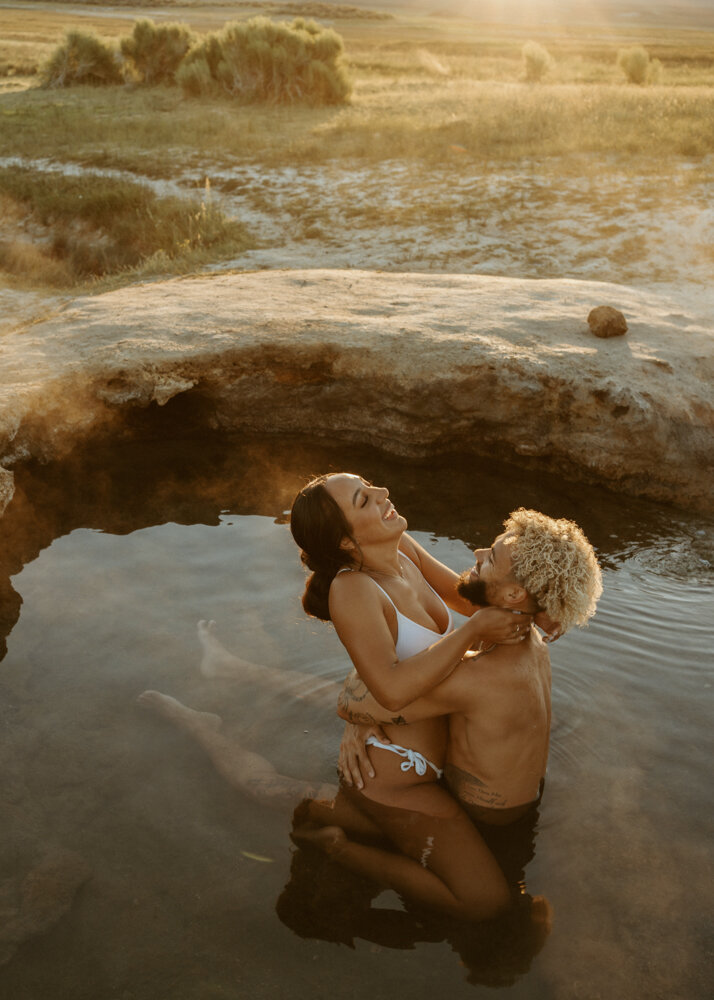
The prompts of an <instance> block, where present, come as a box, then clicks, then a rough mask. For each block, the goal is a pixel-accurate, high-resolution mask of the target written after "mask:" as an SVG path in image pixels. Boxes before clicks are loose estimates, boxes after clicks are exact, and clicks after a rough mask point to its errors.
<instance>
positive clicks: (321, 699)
mask: <svg viewBox="0 0 714 1000" xmlns="http://www.w3.org/2000/svg"><path fill="white" fill-rule="evenodd" d="M215 625H216V623H215V622H213V621H200V622H199V623H198V641H199V642H200V644H201V648H202V650H203V656H202V658H201V664H200V668H199V669H200V671H201V673H202V674H203V676H204V677H208V678H230V679H233V680H239V681H248V682H250V683H251V684H259V685H261V686H262V687H268V688H270V689H271V690H273V691H281V692H284V693H285V694H287V695H290V696H291V697H293V698H299V699H300V700H302V701H310V702H313V703H314V704H316V705H319V706H320V707H322V708H327V709H329V710H330V711H332V712H334V711H335V710H336V706H337V696H338V695H339V693H340V691H341V690H342V685H341V684H336V683H335V682H334V681H326V680H324V679H323V678H320V677H317V676H316V675H314V674H306V673H303V672H301V671H297V670H282V669H281V668H279V667H269V666H266V665H263V664H260V663H251V661H250V660H244V659H243V658H242V657H240V656H234V655H233V653H229V652H228V650H227V649H226V648H225V646H224V645H223V643H221V641H220V640H219V639H218V638H217V637H216V632H215Z"/></svg>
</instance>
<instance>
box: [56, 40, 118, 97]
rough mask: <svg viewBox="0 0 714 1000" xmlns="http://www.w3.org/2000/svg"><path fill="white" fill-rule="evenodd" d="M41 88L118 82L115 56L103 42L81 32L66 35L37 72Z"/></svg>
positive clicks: (116, 55)
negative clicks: (38, 72)
mask: <svg viewBox="0 0 714 1000" xmlns="http://www.w3.org/2000/svg"><path fill="white" fill-rule="evenodd" d="M40 79H41V81H42V85H43V86H44V87H70V86H72V85H73V84H93V85H101V84H110V83H121V82H122V71H121V65H120V59H119V54H118V53H117V52H116V50H115V49H113V48H112V47H111V46H110V45H107V43H106V42H103V41H102V40H101V39H99V38H97V36H96V35H93V34H91V33H88V32H84V31H70V32H68V33H67V35H66V37H65V40H64V42H62V44H61V45H60V46H58V48H56V49H55V51H54V52H53V53H52V55H51V56H50V58H49V60H48V61H47V62H46V63H45V65H44V66H43V67H42V70H41V71H40Z"/></svg>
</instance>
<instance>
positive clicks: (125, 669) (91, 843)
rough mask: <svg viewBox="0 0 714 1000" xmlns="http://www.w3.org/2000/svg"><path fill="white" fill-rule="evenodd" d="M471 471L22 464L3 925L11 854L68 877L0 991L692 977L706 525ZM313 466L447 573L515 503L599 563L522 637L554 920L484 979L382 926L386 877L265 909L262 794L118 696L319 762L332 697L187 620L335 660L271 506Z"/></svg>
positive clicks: (702, 833)
mask: <svg viewBox="0 0 714 1000" xmlns="http://www.w3.org/2000/svg"><path fill="white" fill-rule="evenodd" d="M478 464H480V465H483V463H476V462H475V461H474V460H473V459H471V460H468V461H465V460H458V459H456V458H454V459H452V460H449V461H446V460H445V461H444V462H443V463H430V464H429V465H424V466H421V467H418V466H405V465H402V464H400V463H397V462H395V461H393V460H386V459H384V458H379V457H378V456H375V455H373V454H368V453H361V452H360V453H358V452H357V451H356V450H355V449H343V450H342V451H335V450H332V451H328V450H326V449H323V448H318V447H316V446H314V447H306V446H303V445H301V444H299V443H297V442H287V443H283V444H281V445H277V444H276V443H275V442H267V443H260V442H257V443H253V444H245V443H244V444H241V445H238V444H236V443H235V442H223V443H221V442H210V441H206V440H202V441H198V442H191V441H181V442H176V443H175V444H173V445H171V446H169V445H167V444H166V442H165V441H163V442H161V443H157V442H156V441H151V440H146V441H144V442H143V444H142V445H141V448H140V449H139V450H137V446H136V445H135V444H133V445H131V446H129V445H128V444H127V445H116V444H115V445H114V446H112V448H111V449H107V450H101V449H100V450H97V451H95V452H92V453H91V454H89V453H88V454H86V455H84V456H81V457H80V458H79V459H77V460H75V461H74V462H72V463H69V464H67V465H66V466H65V467H63V468H62V469H58V470H57V469H44V470H37V469H35V470H28V471H27V472H25V473H23V475H22V477H21V479H20V489H19V490H18V495H17V499H16V501H14V503H13V507H12V508H11V509H10V510H9V511H8V515H7V517H6V518H5V521H4V522H3V525H2V526H1V527H0V531H2V532H3V538H2V543H3V550H4V552H5V555H4V556H3V559H4V560H5V564H6V565H7V566H8V567H9V568H10V571H11V572H12V574H13V576H12V585H13V587H14V589H15V591H17V592H18V593H19V594H20V595H21V597H22V601H23V603H22V608H21V612H20V616H19V620H18V621H17V624H16V625H15V626H14V628H12V630H11V632H10V634H9V636H8V653H7V656H6V657H5V659H4V661H3V663H2V664H1V665H0V698H1V704H2V707H1V709H0V721H1V723H2V729H3V740H2V749H0V765H1V767H2V773H3V775H4V782H3V785H4V787H3V791H2V793H0V807H1V808H2V814H3V815H2V827H1V828H2V830H3V838H2V847H1V848H0V851H1V854H0V875H1V876H2V878H1V879H0V910H2V914H1V915H2V916H5V917H6V918H7V920H11V919H12V916H13V913H14V912H15V911H16V910H17V906H18V901H19V898H20V879H21V877H23V876H24V875H26V874H27V873H28V872H30V871H32V870H34V869H35V868H36V867H37V865H38V863H39V861H40V860H41V858H43V857H45V856H46V855H47V854H52V853H53V852H54V853H56V852H57V851H60V850H69V851H71V852H73V854H74V855H76V856H78V857H79V858H81V859H82V860H83V862H84V864H85V865H86V868H87V871H88V872H89V873H90V878H89V879H88V881H86V882H85V883H84V885H83V886H82V887H81V888H80V890H79V891H78V892H77V894H76V896H75V897H74V900H73V902H72V903H71V905H70V904H69V899H67V900H66V901H65V904H64V905H63V906H62V907H60V909H63V910H64V913H63V915H62V916H61V918H60V919H59V920H58V922H57V923H55V924H54V926H52V927H49V928H45V929H44V932H43V933H39V934H35V935H34V936H33V935H31V934H30V933H29V931H27V932H26V933H24V937H25V938H26V940H25V941H24V943H22V944H20V946H19V947H18V949H17V951H16V952H15V954H14V957H12V958H11V959H10V960H9V962H8V963H7V964H6V965H5V966H4V967H3V968H2V969H0V992H2V995H3V996H8V997H13V1000H23V998H32V1000H35V998H39V997H42V998H45V997H52V998H53V1000H64V998H67V1000H70V998H71V1000H83V998H87V1000H97V998H100V997H101V998H102V1000H104V998H112V997H117V998H122V1000H129V998H131V1000H160V998H164V997H166V998H169V997H170V998H171V1000H184V998H186V1000H188V998H191V1000H193V998H196V1000H199V998H200V1000H206V998H209V1000H212V998H219V997H220V998H225V997H228V998H234V997H235V998H238V997H248V996H250V997H255V998H268V997H270V998H275V997H284V996H297V997H310V998H313V997H318V998H322V997H325V998H327V997H330V998H333V997H337V998H341V997H350V998H351V997H353V996H356V995H359V996H364V997H376V998H381V997H385V998H386V997H390V998H391V997H393V996H396V995H404V996H409V997H412V998H415V1000H421V998H427V997H432V996H433V995H434V993H435V991H438V992H439V994H440V995H442V994H443V995H449V996H452V997H461V996H464V997H466V996H474V995H475V996H479V995H485V994H487V993H489V992H491V987H490V986H489V985H484V984H483V983H484V982H487V983H497V982H500V983H501V985H502V994H501V995H503V996H508V997H516V998H523V997H527V998H529V1000H541V998H542V1000H546V998H552V997H563V998H578V997H583V998H595V997H608V998H619V997H624V996H628V997H634V998H639V997H642V998H645V997H648V998H649V997H653V996H657V997H659V996H665V995H666V996H667V997H670V998H678V997H681V998H687V1000H696V998H699V997H702V998H703V997H704V996H705V995H706V996H708V995H709V992H708V986H709V982H708V967H709V965H708V958H707V954H708V953H709V954H710V951H711V927H712V924H711V908H710V898H709V897H710V885H711V868H710V859H709V855H708V845H709V843H710V835H711V829H710V827H709V826H708V820H709V818H710V816H711V804H712V794H711V783H710V781H709V772H710V764H711V759H712V755H711V750H712V747H711V735H710V734H711V722H710V718H711V694H712V689H711V676H710V669H709V668H710V660H711V654H710V651H711V649H712V638H713V637H712V621H711V579H712V570H711V565H710V560H711V546H712V541H711V539H712V536H711V527H712V525H711V522H706V523H702V522H701V521H699V520H697V519H696V518H693V517H689V516H686V515H681V514H679V513H677V512H674V511H672V510H669V509H664V508H657V507H655V506H653V505H649V504H640V503H636V502H628V501H624V500H622V499H621V498H617V497H613V496H612V495H610V494H607V493H605V492H598V491H596V490H594V489H592V488H585V487H582V486H573V485H571V484H567V483H562V482H558V481H557V480H554V479H547V480H546V479H543V478H538V477H535V476H532V475H525V474H517V473H516V472H514V470H512V469H511V470H508V469H500V468H496V469H495V471H494V470H493V469H491V470H486V471H484V470H483V469H481V468H479V467H478ZM328 467H333V468H337V469H339V468H341V467H349V468H351V469H353V470H355V471H360V472H363V473H364V474H365V475H367V476H370V477H371V478H373V479H374V480H375V481H379V482H385V483H386V484H387V485H389V487H390V490H391V495H392V498H393V500H394V502H395V504H396V506H397V508H398V509H399V510H400V511H401V512H403V513H404V514H405V515H406V516H407V518H408V520H409V523H410V530H412V531H413V532H414V533H415V535H416V536H417V537H418V538H419V540H420V541H422V543H424V544H425V545H427V546H428V547H429V548H430V549H431V550H432V551H433V552H434V553H435V554H436V555H437V556H438V557H439V558H441V559H443V560H444V561H445V562H447V563H449V564H450V565H452V566H454V567H455V568H462V567H464V566H466V565H467V564H469V561H470V560H469V548H468V546H469V544H474V543H478V544H483V543H488V542H490V540H491V539H492V537H493V536H494V535H495V534H496V533H497V531H498V529H499V526H500V521H501V520H502V518H503V517H504V516H505V515H506V514H507V512H508V511H509V510H510V509H512V508H513V507H514V506H517V505H518V504H524V505H526V506H536V507H539V508H541V509H543V510H545V511H546V512H548V513H550V514H552V515H554V516H563V515H565V516H570V517H573V518H575V519H576V520H577V521H579V523H581V524H582V526H583V527H584V529H585V530H586V533H587V534H588V535H589V537H590V538H591V540H592V541H593V543H594V544H595V545H596V548H597V550H598V553H599V556H600V558H601V560H602V563H603V568H604V586H605V591H604V595H603V598H602V602H601V605H600V609H599V611H598V614H597V616H596V618H595V619H594V621H593V622H592V624H591V625H590V627H589V628H588V629H587V630H586V631H584V632H577V633H573V634H569V635H567V636H566V637H565V638H564V639H562V640H561V641H559V642H558V643H557V644H556V645H555V646H554V647H552V659H553V681H554V684H553V703H554V732H553V737H552V751H551V760H550V766H549V774H548V781H547V787H546V792H545V796H544V799H543V803H542V807H541V813H540V822H539V827H538V835H537V840H536V854H535V858H534V860H533V861H532V862H531V864H530V866H529V867H528V869H527V873H526V875H527V882H528V887H529V889H530V890H531V891H532V892H534V893H536V892H537V893H542V894H544V895H546V896H547V897H548V899H549V900H550V901H551V903H552V905H553V908H554V927H553V931H552V934H551V935H550V937H549V939H548V940H547V942H546V944H545V946H544V948H543V949H542V951H540V953H539V954H537V955H536V956H533V955H529V956H527V957H526V958H525V959H519V957H518V956H517V955H513V956H510V957H509V956H506V958H505V960H502V961H501V963H500V966H499V969H500V972H496V973H494V972H493V970H492V969H491V970H490V971H489V968H490V967H489V968H487V967H486V966H487V965H488V963H486V966H484V968H481V969H479V968H476V969H474V970H473V972H472V973H469V970H468V969H467V968H466V966H465V965H464V964H463V963H462V962H461V960H460V958H459V955H458V954H456V952H455V950H454V948H453V947H452V944H451V943H449V941H448V940H445V939H444V938H443V935H442V936H441V937H440V936H439V934H438V933H435V932H434V930H433V928H430V927H429V926H428V923H427V924H423V923H422V924H421V925H419V926H417V925H415V924H414V923H413V922H412V923H411V924H410V930H409V932H408V933H406V934H402V935H401V937H400V938H399V940H397V938H395V936H394V935H392V936H391V937H390V936H389V935H386V934H384V933H382V931H381V930H380V928H381V927H382V922H383V921H384V920H385V919H387V918H389V917H390V915H389V914H387V917H385V914H384V911H385V910H386V911H392V914H391V916H394V914H395V913H396V914H399V913H401V912H402V910H403V907H402V904H401V902H400V900H399V899H398V898H397V896H396V895H395V894H394V893H390V892H387V893H383V894H382V895H381V896H379V897H378V898H376V899H374V900H373V901H372V904H371V906H372V909H371V910H369V911H366V916H365V907H366V906H367V905H368V901H367V903H365V902H364V900H362V910H361V914H362V915H361V917H360V918H359V919H357V918H356V917H355V916H354V911H356V910H358V909H359V906H360V903H359V900H358V899H357V897H358V895H359V893H357V892H356V890H355V886H354V885H353V883H352V882H349V881H348V880H345V881H344V882H340V879H339V875H336V874H335V872H334V870H333V869H326V870H322V871H321V870H320V869H319V868H318V869H316V870H315V871H314V872H313V873H312V874H310V873H308V875H307V877H303V879H302V881H301V882H299V883H297V887H295V885H294V887H293V898H297V900H298V907H297V912H298V919H297V921H292V923H293V926H292V927H288V926H286V924H285V923H283V922H282V921H281V919H280V918H279V916H278V914H277V912H276V902H277V900H278V898H279V897H280V896H281V893H282V892H283V889H284V886H285V885H286V883H287V882H288V879H289V876H290V867H291V857H292V853H293V848H292V846H291V843H290V841H289V838H288V831H289V816H288V815H287V814H284V813H281V812H279V811H274V810H270V809H268V808H266V807H263V806H260V805H256V804H255V803H252V802H251V801H249V800H248V799H247V798H245V797H244V796H242V795H241V794H239V793H237V792H235V791H233V790H231V789H230V788H229V787H228V786H227V785H226V784H225V783H224V782H223V781H222V780H221V778H220V777H218V775H216V774H215V773H214V771H213V769H212V767H211V765H210V764H209V762H208V760H207V759H206V758H205V757H204V755H203V753H202V751H201V750H200V749H199V748H198V747H196V746H195V745H193V744H192V742H191V741H190V740H189V738H188V737H186V736H185V735H184V734H182V733H180V732H179V731H177V730H175V729H174V728H173V727H171V726H170V725H169V724H168V723H167V722H166V721H165V720H162V719H159V718H156V717H154V716H153V715H151V714H148V713H147V712H146V711H145V710H142V709H141V708H139V707H138V706H137V705H136V703H135V697H136V695H137V694H138V693H139V692H140V691H142V690H143V689H145V688H156V689H158V690H161V691H165V692H167V693H170V694H172V695H174V696H176V697H178V698H179V699H181V700H182V701H184V702H186V703H187V704H189V705H192V706H194V707H197V708H201V709H206V710H210V711H213V712H218V713H219V714H220V715H221V716H223V718H224V720H225V728H226V731H227V732H228V733H229V734H231V735H233V736H235V737H236V738H238V737H239V738H240V740H241V743H242V744H243V745H244V746H246V747H249V748H250V749H253V750H255V751H258V752H260V753H262V754H264V755H265V756H267V757H268V758H269V759H270V760H271V761H273V763H274V764H275V765H276V766H277V767H278V769H279V770H282V771H285V772H286V773H291V774H294V775H297V776H300V777H309V778H311V779H315V780H318V779H319V780H323V781H329V780H332V778H333V777H334V766H335V762H336V751H337V744H338V739H339V732H340V726H339V724H338V722H337V721H336V720H335V719H334V718H333V717H332V715H331V714H330V713H326V712H324V711H320V710H318V709H315V708H312V707H310V706H309V705H306V704H304V703H302V702H300V703H296V702H294V701H292V700H291V699H290V698H288V697H287V696H285V695H282V694H280V693H276V692H266V691H263V690H260V689H258V688H257V687H255V686H251V685H246V684H241V683H239V682H236V681H225V680H224V681H209V680H206V679H204V678H203V677H202V676H201V675H200V673H199V672H198V670H197V667H198V663H199V647H198V644H197V641H196V636H195V623H196V621H197V620H198V619H199V618H214V619H216V621H217V622H218V629H219V633H220V636H221V638H222V640H223V641H224V643H225V644H226V645H227V646H228V648H229V649H231V650H233V651H235V652H240V653H241V654H242V655H243V656H245V657H247V658H249V659H251V660H254V661H256V662H259V663H266V664H271V665H278V666H282V667H284V668H286V669H291V668H294V669H299V670H306V671H311V672H313V673H314V674H315V676H316V683H317V684H318V685H319V684H321V683H325V682H326V681H329V680H331V679H338V678H341V677H342V676H343V674H344V673H345V671H346V668H347V661H346V659H345V654H344V653H343V651H342V649H341V647H340V646H339V643H338V641H337V639H336V637H335V635H334V633H333V632H332V631H331V629H330V628H328V627H325V626H322V625H321V624H319V623H314V622H311V621H308V620H307V619H306V618H305V617H304V616H303V615H302V612H301V609H300V606H299V595H300V591H301V587H302V581H303V575H302V571H301V568H300V566H299V563H298V559H297V552H296V550H295V548H294V545H293V543H292V541H291V539H290V536H289V532H288V529H287V527H286V524H285V511H286V509H287V508H288V506H289V503H290V499H291V497H292V495H293V493H294V492H295V489H296V488H297V487H298V486H299V485H300V483H301V482H302V481H303V480H304V478H305V477H306V476H307V475H309V474H312V473H314V472H316V471H321V470H323V469H326V468H328ZM340 900H342V905H340ZM302 908H304V919H302V917H300V913H301V909H302ZM310 912H312V913H313V915H314V913H315V912H317V913H318V915H321V921H320V919H318V920H317V923H320V922H321V926H322V929H321V930H320V929H319V928H318V929H316V923H315V919H314V917H313V923H312V924H309V922H308V921H309V919H310V918H309V914H310ZM40 923H41V921H40ZM8 926H9V924H8V923H7V922H6V924H5V930H4V932H3V933H4V934H5V936H4V937H2V936H1V935H0V944H6V943H7V940H8V933H9V932H8V931H7V927H8ZM326 928H327V930H326ZM330 932H331V933H330ZM478 934H479V931H478V930H474V935H478ZM301 935H302V936H301ZM315 935H317V936H315ZM325 936H331V937H332V938H333V940H325V939H324V938H325ZM15 937H16V938H18V939H19V938H20V937H23V934H16V935H15ZM425 939H428V940H425ZM340 942H341V943H340ZM350 944H351V945H352V946H351V947H350V946H348V945H350ZM396 944H400V947H396V946H394V945H396ZM11 950H12V949H11V948H7V949H6V952H8V953H9V951H11ZM1 951H2V949H1V948H0V952H1ZM469 975H471V978H472V979H473V980H475V983H470V982H468V981H467V979H468V977H469Z"/></svg>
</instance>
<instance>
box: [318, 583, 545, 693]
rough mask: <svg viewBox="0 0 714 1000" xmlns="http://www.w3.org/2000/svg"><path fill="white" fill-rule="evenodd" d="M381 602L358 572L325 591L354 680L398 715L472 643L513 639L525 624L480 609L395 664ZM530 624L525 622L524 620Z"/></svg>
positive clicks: (506, 613)
mask: <svg viewBox="0 0 714 1000" xmlns="http://www.w3.org/2000/svg"><path fill="white" fill-rule="evenodd" d="M387 605H388V602H387V599H386V598H385V597H384V596H383V595H382V594H381V592H380V590H379V589H378V588H377V587H376V586H375V585H374V582H373V581H372V580H371V579H370V578H369V577H368V576H366V575H364V574H361V573H342V574H340V575H339V576H337V577H335V580H334V581H333V583H332V587H331V588H330V617H331V619H332V622H333V624H334V626H335V629H336V631H337V634H338V635H339V637H340V639H341V641H342V643H343V645H344V647H345V649H346V650H347V652H348V653H349V655H350V659H351V660H352V663H353V665H354V667H355V670H356V671H357V673H358V674H359V676H360V678H361V679H362V680H363V681H364V683H365V684H366V685H367V688H368V689H369V691H370V692H371V693H372V694H373V695H374V697H375V698H376V699H377V701H378V702H379V703H380V704H381V705H384V707H385V708H387V709H388V710H389V711H390V712H398V711H400V709H402V708H403V707H404V706H405V705H408V704H409V703H410V702H412V701H414V700H415V699H416V698H418V697H420V695H422V694H425V693H426V692H427V691H430V690H431V689H432V688H433V687H435V686H436V685H437V684H438V683H439V682H440V681H443V680H444V678H446V677H448V676H449V674H450V673H451V671H452V670H453V669H454V667H455V666H456V665H457V664H458V663H460V661H461V659H462V657H463V656H464V654H465V653H466V652H467V650H469V649H470V648H471V647H472V646H473V645H474V644H475V643H478V642H481V641H483V642H489V643H497V642H503V641H504V640H505V639H511V638H515V637H516V636H517V632H516V625H517V624H518V625H521V626H522V625H523V624H524V623H525V621H526V618H525V616H523V615H522V614H517V615H514V614H513V612H511V611H506V610H504V609H502V608H484V609H483V610H481V611H478V612H476V613H475V614H474V615H472V617H471V618H469V619H468V620H467V621H466V622H464V624H463V625H461V626H459V628H457V629H455V630H454V631H453V632H450V633H449V634H448V635H446V636H444V637H443V638H441V639H437V640H435V641H434V643H433V644H432V645H431V646H429V648H428V649H425V650H424V651H423V652H421V653H417V654H416V656H410V657H409V658H408V659H405V660H399V659H398V658H397V652H396V649H395V644H394V637H393V636H392V632H391V630H390V628H389V625H388V623H387V618H386V616H385V607H386V606H387ZM528 622H529V623H530V619H528Z"/></svg>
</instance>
